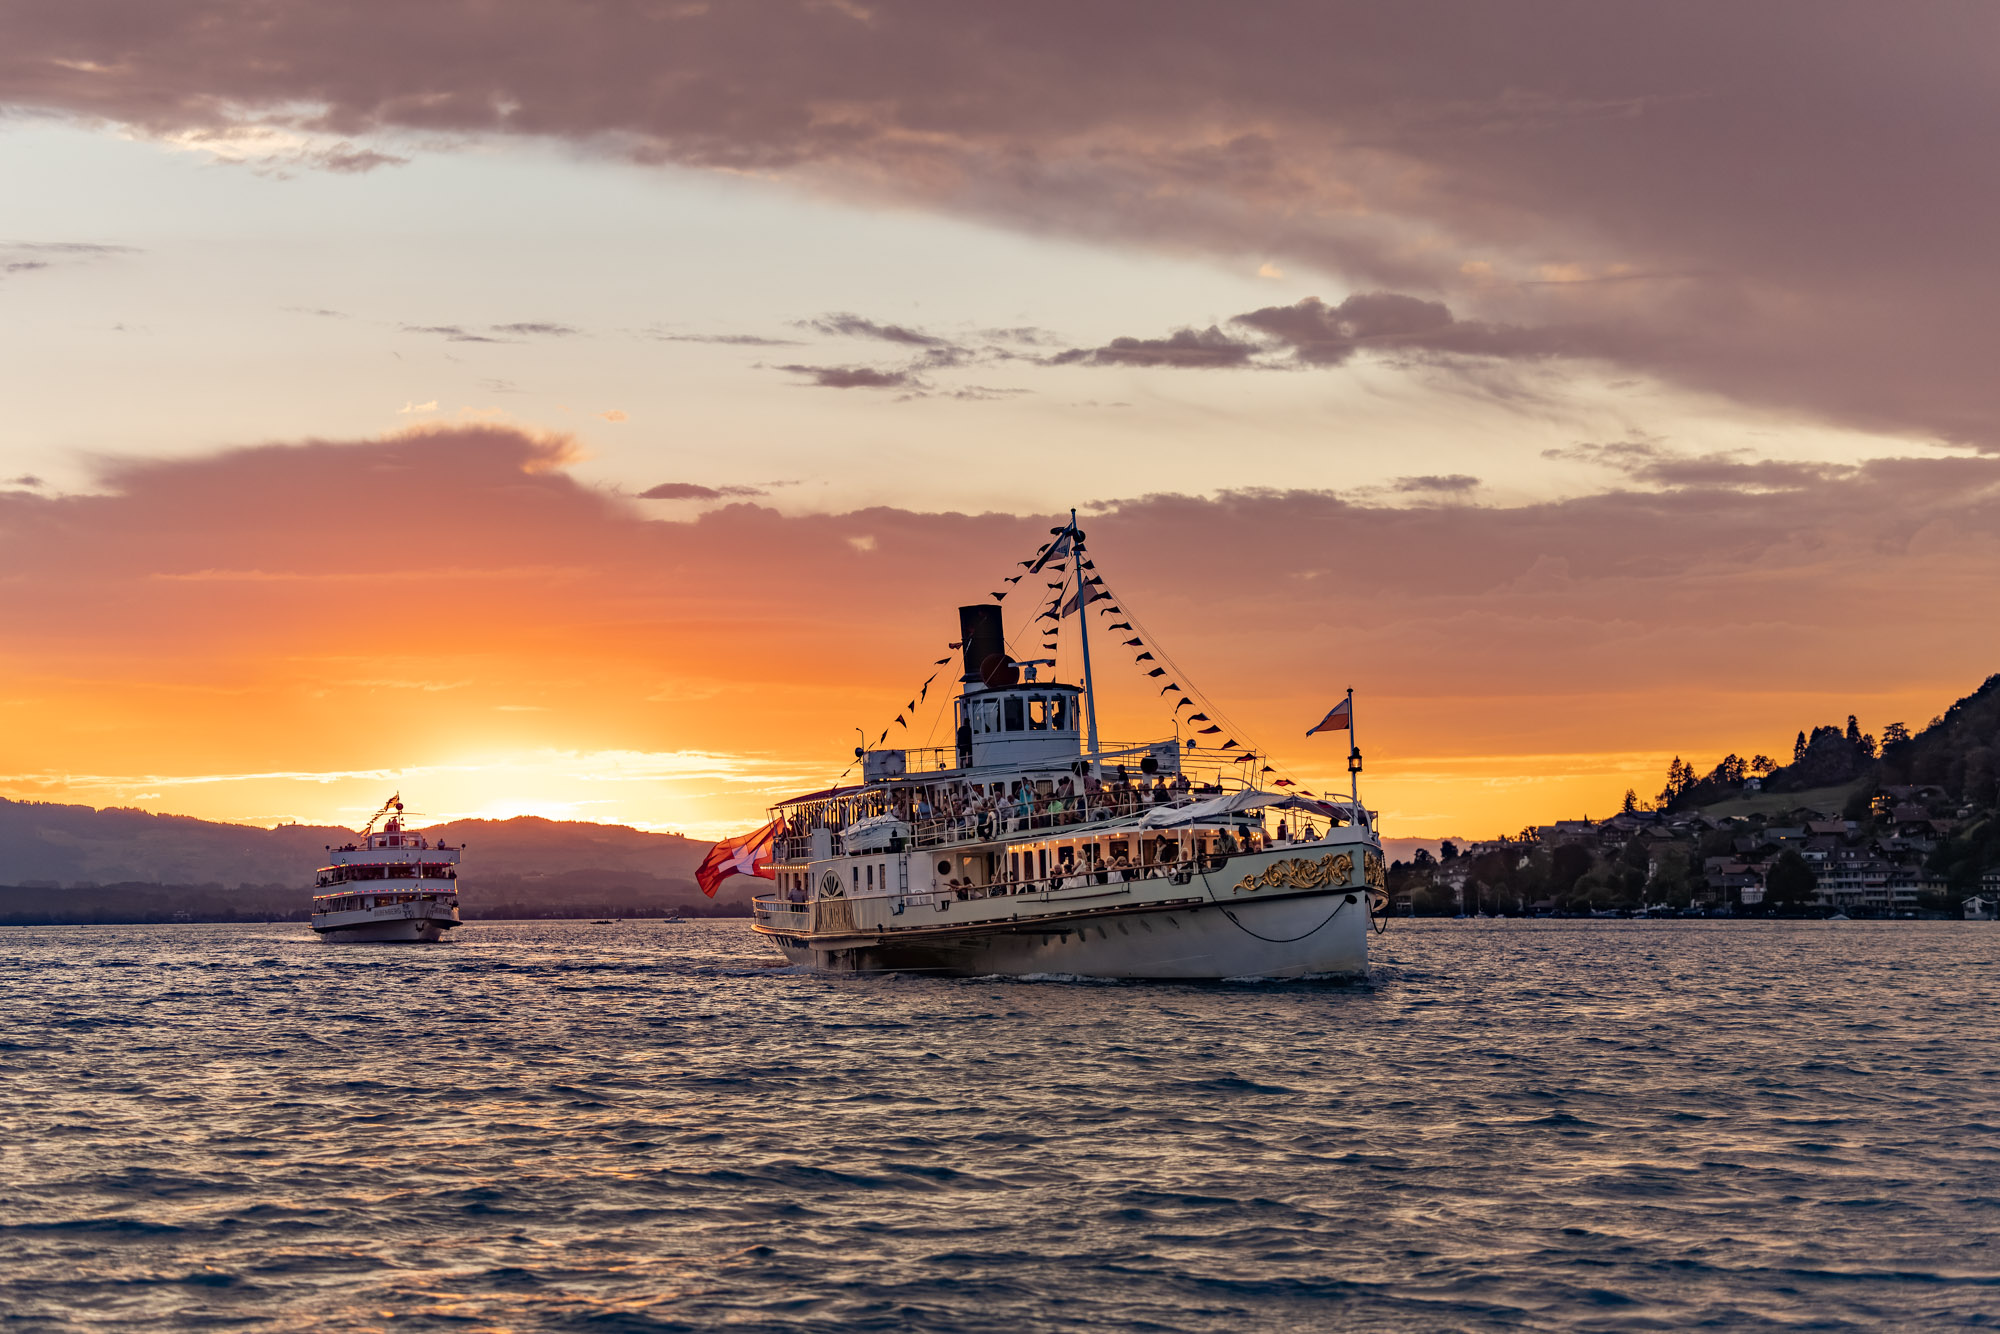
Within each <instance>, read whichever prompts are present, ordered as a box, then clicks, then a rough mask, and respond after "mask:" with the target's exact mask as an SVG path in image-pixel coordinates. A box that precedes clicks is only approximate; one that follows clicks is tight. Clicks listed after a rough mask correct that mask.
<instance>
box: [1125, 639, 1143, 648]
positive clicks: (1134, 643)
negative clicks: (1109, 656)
mask: <svg viewBox="0 0 2000 1334" xmlns="http://www.w3.org/2000/svg"><path fill="white" fill-rule="evenodd" d="M1125 647H1126V648H1144V647H1146V641H1145V640H1143V639H1128V640H1126V641H1125Z"/></svg>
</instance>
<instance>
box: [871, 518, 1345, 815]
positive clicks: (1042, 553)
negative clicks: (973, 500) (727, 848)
mask: <svg viewBox="0 0 2000 1334" xmlns="http://www.w3.org/2000/svg"><path fill="white" fill-rule="evenodd" d="M1016 564H1017V565H1019V566H1020V568H1021V571H1022V572H1021V573H1019V574H1012V575H1008V576H1006V577H1005V578H1004V579H1002V580H1001V583H1002V585H1003V586H1002V587H1001V588H997V589H994V590H992V591H991V592H990V593H988V596H989V597H991V598H992V599H993V600H994V601H995V602H996V603H1004V602H1005V601H1006V600H1007V596H1008V594H1010V593H1013V592H1016V591H1018V589H1019V585H1020V584H1022V583H1023V582H1025V581H1026V580H1028V579H1029V578H1030V577H1031V576H1040V575H1044V574H1047V573H1049V572H1054V573H1055V574H1056V575H1057V576H1058V577H1057V578H1056V579H1054V580H1047V579H1044V580H1042V583H1043V587H1044V589H1045V591H1046V593H1047V595H1048V597H1049V601H1048V603H1047V605H1045V606H1043V607H1042V608H1041V610H1040V611H1039V612H1038V614H1037V615H1036V616H1035V617H1034V618H1033V619H1032V620H1030V621H1029V622H1028V623H1027V624H1026V625H1025V626H1023V627H1022V628H1021V630H1020V631H1019V632H1017V634H1016V636H1015V637H1014V638H1016V639H1018V638H1019V636H1021V635H1032V636H1034V637H1035V642H1039V643H1040V644H1041V646H1042V648H1043V650H1045V651H1046V652H1049V653H1051V654H1053V653H1056V652H1058V651H1059V650H1060V648H1061V645H1062V628H1063V622H1064V621H1065V620H1067V619H1068V618H1069V617H1071V616H1074V615H1082V614H1083V613H1085V612H1086V611H1088V610H1090V609H1092V608H1095V609H1096V611H1097V613H1098V614H1099V615H1100V616H1102V617H1105V618H1106V621H1105V626H1104V628H1105V629H1106V630H1107V631H1123V632H1124V633H1125V634H1127V635H1129V636H1130V638H1127V639H1123V640H1120V641H1118V646H1119V647H1121V648H1125V649H1128V650H1135V652H1134V653H1133V658H1132V661H1133V665H1134V666H1135V667H1137V668H1138V669H1139V670H1140V671H1141V672H1142V673H1143V674H1144V679H1145V680H1146V681H1147V683H1148V684H1154V683H1159V682H1162V678H1165V680H1164V683H1162V684H1158V686H1157V690H1158V694H1159V695H1160V697H1161V700H1162V702H1164V701H1165V700H1166V698H1167V697H1169V696H1172V697H1173V698H1174V704H1173V707H1172V708H1171V709H1170V710H1169V711H1168V716H1169V719H1170V720H1171V721H1172V723H1173V727H1174V733H1175V735H1176V736H1179V735H1180V734H1181V727H1182V725H1183V724H1185V725H1186V726H1187V727H1188V729H1189V732H1190V735H1188V737H1187V740H1186V745H1187V747H1188V748H1189V749H1190V750H1193V749H1199V748H1201V741H1200V740H1199V738H1204V737H1220V738H1221V740H1220V741H1219V742H1218V741H1210V742H1209V743H1208V746H1207V748H1208V749H1209V750H1211V751H1215V752H1218V753H1223V752H1229V751H1235V752H1238V754H1237V756H1236V757H1235V758H1237V759H1239V760H1241V761H1242V762H1244V763H1247V764H1251V765H1257V764H1258V761H1259V760H1260V759H1262V760H1263V761H1264V763H1263V764H1262V765H1261V766H1259V767H1258V768H1257V769H1256V774H1257V777H1258V779H1259V780H1260V781H1261V780H1262V779H1263V776H1264V775H1267V774H1280V775H1282V776H1279V777H1275V778H1272V779H1271V780H1270V786H1272V787H1279V788H1290V789H1292V790H1294V791H1296V792H1298V793H1299V794H1300V795H1302V796H1307V797H1315V798H1317V797H1318V794H1317V793H1315V792H1313V791H1312V790H1311V789H1309V788H1306V787H1304V786H1302V785H1301V784H1300V783H1299V781H1298V780H1297V779H1296V778H1293V777H1291V776H1290V774H1289V772H1287V771H1282V770H1280V769H1278V768H1276V767H1275V766H1273V765H1272V764H1270V763H1269V755H1268V754H1267V753H1266V752H1264V751H1263V750H1262V748H1261V747H1257V746H1256V745H1255V744H1254V743H1253V744H1252V745H1250V746H1248V747H1246V746H1245V745H1244V744H1243V743H1242V742H1239V741H1238V740H1237V739H1236V737H1237V735H1243V734H1244V733H1243V730H1242V728H1240V727H1239V726H1237V725H1236V724H1235V723H1234V722H1232V721H1231V720H1230V719H1229V717H1228V715H1227V714H1226V713H1224V712H1223V710H1222V709H1221V708H1220V707H1219V706H1218V705H1216V704H1215V703H1214V702H1213V701H1212V700H1211V699H1210V698H1209V696H1208V695H1207V694H1206V693H1205V692H1203V691H1202V690H1201V689H1200V688H1199V686H1197V685H1195V684H1194V682H1193V678H1192V677H1191V676H1190V674H1189V673H1188V672H1187V670H1186V669H1185V668H1183V667H1182V666H1180V664H1178V663H1176V662H1175V661H1174V659H1173V657H1172V656H1171V655H1170V654H1169V653H1168V652H1167V651H1166V649H1164V648H1162V647H1160V645H1159V643H1158V642H1157V641H1156V640H1154V639H1153V638H1152V635H1151V632H1150V631H1148V630H1147V629H1146V626H1145V623H1144V621H1142V620H1141V619H1140V618H1139V617H1138V616H1136V615H1134V614H1133V613H1132V612H1130V611H1127V610H1126V609H1125V607H1124V606H1123V605H1122V604H1121V603H1120V601H1119V600H1118V599H1117V598H1116V597H1115V596H1114V595H1113V594H1112V592H1111V590H1110V589H1109V588H1108V587H1107V586H1106V585H1105V582H1104V576H1103V575H1101V574H1099V573H1098V571H1097V564H1096V562H1095V561H1093V560H1092V559H1091V558H1090V553H1089V551H1088V550H1087V549H1086V548H1085V545H1084V540H1083V534H1082V532H1081V530H1079V529H1076V528H1074V527H1069V528H1062V529H1056V530H1052V537H1051V540H1050V541H1047V542H1044V543H1042V544H1041V546H1039V547H1038V548H1036V551H1035V554H1034V555H1033V556H1031V557H1030V558H1028V559H1027V560H1023V561H1018V562H1016ZM1072 567H1073V568H1072ZM1111 617H1122V618H1123V619H1120V620H1111V619H1109V618H1111ZM945 647H946V650H947V654H948V655H949V653H952V652H956V651H957V650H958V649H959V648H960V647H961V645H960V643H959V642H957V641H954V642H951V643H949V644H947V645H946V646H945ZM1009 647H1010V648H1011V647H1012V643H1011V642H1010V644H1009ZM951 661H952V659H951V657H950V656H946V657H942V658H939V659H938V660H937V661H936V662H934V663H933V664H932V671H931V674H930V675H929V676H928V677H926V678H925V679H924V681H923V682H922V684H921V685H919V686H918V688H917V691H916V693H915V695H914V696H913V697H912V698H911V699H910V700H909V701H908V702H907V703H905V704H904V705H903V707H902V708H901V709H900V710H899V711H898V712H897V714H896V716H895V718H894V720H893V721H891V722H890V723H889V724H888V725H887V726H885V727H884V728H883V729H882V731H881V733H880V735H879V736H877V737H876V739H875V743H874V744H875V746H876V747H881V746H883V745H885V744H886V743H887V741H888V739H889V734H890V732H891V731H892V730H893V729H895V728H898V727H900V728H902V729H904V730H905V731H908V730H910V726H911V723H912V722H913V721H914V720H915V718H916V714H917V706H918V705H920V704H922V703H924V702H925V701H926V700H927V699H928V698H929V695H930V690H931V686H932V685H933V684H934V683H935V682H936V681H937V679H938V677H939V676H940V675H942V674H943V673H942V671H941V670H940V669H942V668H944V667H946V666H948V665H949V664H950V663H951ZM1183 681H1186V682H1187V683H1188V684H1186V685H1183V684H1182V682H1183ZM940 708H942V702H941V703H940ZM1183 709H1188V710H1192V712H1191V713H1189V714H1188V715H1187V716H1186V717H1185V718H1183V717H1182V716H1181V711H1182V710H1183ZM932 730H933V731H934V730H935V723H934V724H933V729H932ZM1315 730H1317V729H1315ZM862 736H863V739H864V741H865V740H866V737H867V734H866V733H865V732H864V733H863V734H862ZM859 758H860V757H859V756H857V757H856V761H855V762H856V763H859ZM853 768H854V765H853V764H850V765H848V767H847V769H845V770H843V771H842V773H841V777H842V778H845V777H846V776H847V774H848V773H850V772H852V771H853Z"/></svg>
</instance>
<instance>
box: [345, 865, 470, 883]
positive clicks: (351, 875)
mask: <svg viewBox="0 0 2000 1334" xmlns="http://www.w3.org/2000/svg"><path fill="white" fill-rule="evenodd" d="M456 879H458V868H457V867H455V866H452V865H450V864H449V863H439V864H436V865H430V864H426V865H423V866H419V865H417V864H416V863H415V862H410V863H407V864H405V865H401V866H328V867H323V868H322V869H321V870H320V873H319V884H320V888H322V889H324V888H326V886H328V885H344V884H347V883H348V882H350V881H354V880H456Z"/></svg>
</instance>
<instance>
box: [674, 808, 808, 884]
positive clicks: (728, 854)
mask: <svg viewBox="0 0 2000 1334" xmlns="http://www.w3.org/2000/svg"><path fill="white" fill-rule="evenodd" d="M784 823H785V822H784V821H783V820H773V821H771V823H769V824H767V825H765V826H764V827H763V828H762V829H759V830H757V831H756V832H755V833H751V834H739V835H737V836H736V837H735V838H725V839H723V840H722V841H721V842H720V843H718V844H716V845H715V846H714V847H712V848H710V849H709V850H708V855H707V856H706V857H703V858H702V859H701V865H699V866H697V867H695V868H694V878H695V883H696V884H699V885H700V886H701V892H702V893H704V894H706V895H708V896H709V897H710V898H714V897H715V891H716V890H717V889H720V888H721V887H722V882H723V881H724V880H727V879H728V878H729V877H730V876H732V875H761V876H763V877H764V878H765V879H766V880H776V879H777V878H778V877H777V875H776V874H775V873H774V872H773V871H772V870H771V855H772V853H773V852H774V851H775V850H776V847H777V842H778V830H779V828H780V827H781V826H782V825H783V824H784Z"/></svg>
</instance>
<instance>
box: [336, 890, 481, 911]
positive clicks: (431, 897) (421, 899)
mask: <svg viewBox="0 0 2000 1334" xmlns="http://www.w3.org/2000/svg"><path fill="white" fill-rule="evenodd" d="M392 903H442V904H444V905H445V906H446V907H447V908H456V907H457V906H458V899H457V898H456V897H455V896H454V895H450V894H341V895H333V894H327V895H322V896H321V897H319V898H316V899H314V900H313V906H314V909H315V911H318V912H352V911H354V910H355V909H357V908H386V907H388V906H389V905H390V904H392Z"/></svg>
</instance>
